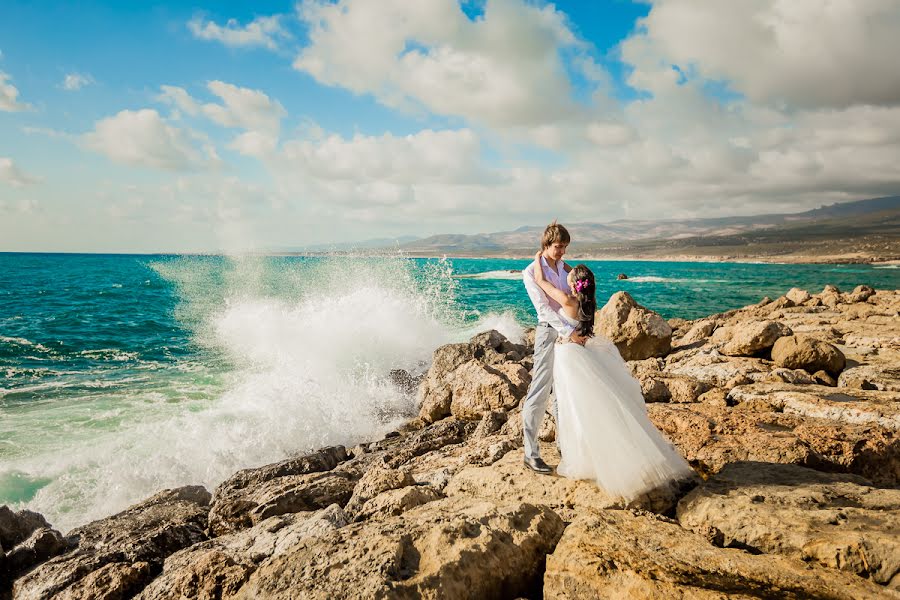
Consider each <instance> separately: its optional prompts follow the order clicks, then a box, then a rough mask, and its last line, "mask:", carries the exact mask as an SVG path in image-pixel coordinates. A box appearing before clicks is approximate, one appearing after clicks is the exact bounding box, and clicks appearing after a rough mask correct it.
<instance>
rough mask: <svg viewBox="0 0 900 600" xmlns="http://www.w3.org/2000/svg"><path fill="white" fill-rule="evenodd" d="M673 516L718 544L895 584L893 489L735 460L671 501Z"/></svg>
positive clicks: (898, 570)
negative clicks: (716, 535)
mask: <svg viewBox="0 0 900 600" xmlns="http://www.w3.org/2000/svg"><path fill="white" fill-rule="evenodd" d="M678 521H679V522H680V523H681V525H682V526H683V527H686V528H688V529H690V530H692V531H695V532H701V531H706V530H710V529H714V530H715V531H717V532H720V533H721V535H722V538H721V542H722V545H724V546H733V547H737V548H745V549H750V550H753V551H756V552H764V553H769V554H772V553H777V554H784V555H786V556H789V557H792V558H796V559H800V560H803V561H806V562H814V563H818V564H820V565H822V566H825V567H830V568H832V569H841V570H844V571H849V572H851V573H855V574H856V575H860V576H862V577H867V578H870V579H872V580H873V581H875V582H876V583H879V584H882V585H889V586H890V587H893V588H894V589H898V588H900V538H898V536H897V533H898V532H900V490H892V489H879V488H874V487H871V484H870V483H869V482H867V481H866V480H865V479H862V478H860V477H857V476H855V475H847V474H840V475H838V474H831V473H821V472H818V471H813V470H811V469H805V468H803V467H798V466H795V465H773V464H768V463H735V464H731V465H727V466H726V467H725V468H724V469H722V470H721V471H719V473H717V474H716V475H715V476H713V477H712V478H711V479H709V480H708V481H706V482H704V483H703V484H701V485H700V486H699V487H697V488H695V489H694V490H693V491H692V492H690V493H689V494H688V495H687V496H685V497H684V498H682V500H681V501H680V502H679V504H678Z"/></svg>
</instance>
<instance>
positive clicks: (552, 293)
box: [534, 252, 577, 306]
mask: <svg viewBox="0 0 900 600" xmlns="http://www.w3.org/2000/svg"><path fill="white" fill-rule="evenodd" d="M534 282H535V283H536V284H538V286H539V287H540V288H541V289H542V290H543V291H544V293H545V294H547V296H549V297H550V298H553V299H554V300H556V301H557V302H559V303H560V304H561V305H563V306H571V305H572V303H574V302H577V301H576V300H575V298H573V297H572V296H570V295H568V294H567V293H565V292H564V291H562V290H561V289H559V288H557V287H556V286H554V285H553V284H552V283H550V282H549V281H547V280H546V279H544V269H543V268H542V267H541V253H540V252H538V253H537V255H536V256H535V257H534Z"/></svg>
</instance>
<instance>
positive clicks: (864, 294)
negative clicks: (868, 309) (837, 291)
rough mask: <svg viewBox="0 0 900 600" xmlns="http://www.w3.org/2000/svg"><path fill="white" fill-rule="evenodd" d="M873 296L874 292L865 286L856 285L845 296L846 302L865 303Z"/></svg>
mask: <svg viewBox="0 0 900 600" xmlns="http://www.w3.org/2000/svg"><path fill="white" fill-rule="evenodd" d="M874 295H875V290H874V289H873V288H871V287H869V286H867V285H858V286H856V287H855V288H853V291H852V292H849V293H848V294H846V295H845V301H846V302H851V303H852V302H865V301H866V300H868V299H869V298H871V297H872V296H874Z"/></svg>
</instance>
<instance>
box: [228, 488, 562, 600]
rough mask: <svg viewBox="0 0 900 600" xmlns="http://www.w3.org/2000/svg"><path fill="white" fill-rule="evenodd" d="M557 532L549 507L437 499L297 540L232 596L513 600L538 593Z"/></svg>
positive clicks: (559, 528)
mask: <svg viewBox="0 0 900 600" xmlns="http://www.w3.org/2000/svg"><path fill="white" fill-rule="evenodd" d="M563 528H564V524H563V522H562V520H561V519H560V518H559V517H558V516H557V515H556V514H554V513H553V512H552V511H550V510H549V509H548V508H546V507H541V506H533V505H530V504H521V503H517V504H513V505H508V506H496V505H494V504H493V503H490V502H484V501H478V500H474V499H471V498H451V499H446V500H439V501H436V502H430V503H428V504H425V505H424V506H420V507H418V508H415V509H413V510H411V511H409V512H407V513H404V514H403V515H402V516H401V517H392V518H389V519H386V520H384V521H374V522H363V523H357V524H353V525H348V526H347V527H343V528H341V529H338V530H336V531H334V532H331V533H329V534H326V535H325V536H322V537H318V538H311V539H307V540H304V541H301V542H300V543H299V544H297V545H296V546H295V547H294V548H293V549H292V550H291V551H290V552H288V553H286V554H284V555H282V556H278V557H275V558H273V559H270V560H269V561H267V562H266V564H264V565H263V566H262V567H260V568H259V569H258V570H257V571H256V572H254V573H253V575H251V576H250V579H249V580H248V581H247V583H246V584H245V585H244V586H243V587H242V588H241V590H240V591H239V592H238V594H237V596H236V597H237V598H245V599H250V598H267V599H271V600H279V599H282V598H309V599H317V598H321V599H329V600H331V599H334V600H337V599H342V598H426V599H430V598H431V599H436V598H461V599H464V598H472V599H476V598H492V597H510V598H515V597H517V596H519V595H529V592H530V591H531V590H532V589H535V587H534V586H535V583H539V578H540V575H541V570H542V567H543V563H544V556H545V555H546V554H547V553H548V552H549V551H550V550H552V548H553V547H554V546H555V545H556V542H557V540H558V539H559V537H560V535H561V534H562V531H563ZM536 580H538V581H536ZM538 589H539V588H538Z"/></svg>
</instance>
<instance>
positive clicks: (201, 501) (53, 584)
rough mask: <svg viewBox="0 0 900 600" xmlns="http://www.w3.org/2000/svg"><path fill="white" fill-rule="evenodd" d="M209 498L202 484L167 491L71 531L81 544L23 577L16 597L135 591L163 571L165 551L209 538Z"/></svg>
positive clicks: (28, 599)
mask: <svg viewBox="0 0 900 600" xmlns="http://www.w3.org/2000/svg"><path fill="white" fill-rule="evenodd" d="M209 500H210V494H209V492H207V491H206V490H205V489H204V488H202V487H200V486H187V487H182V488H177V489H174V490H165V491H162V492H160V493H158V494H156V495H155V496H153V497H151V498H149V499H147V500H145V501H144V502H141V503H140V504H136V505H134V506H132V507H130V508H128V509H127V510H125V511H123V512H121V513H118V514H116V515H113V516H111V517H107V518H106V519H101V520H99V521H94V522H92V523H89V524H87V525H84V526H82V527H78V528H76V529H74V530H72V531H71V532H69V536H68V537H69V538H70V539H72V540H76V541H77V549H75V550H74V551H71V552H68V553H66V554H63V555H61V556H57V557H55V558H51V559H50V560H49V561H47V562H45V563H43V564H41V565H39V566H38V567H37V568H35V569H34V570H32V571H30V572H29V573H27V574H26V575H24V576H23V577H21V578H19V579H18V580H17V581H16V582H15V584H14V586H13V596H14V597H15V598H16V599H17V600H32V599H34V600H37V599H43V598H60V597H62V598H64V597H66V596H67V595H69V597H73V598H74V597H94V598H113V597H127V596H129V595H131V594H134V593H136V592H137V591H139V590H140V588H142V587H143V586H144V585H145V584H146V583H147V582H148V581H149V580H150V577H152V573H153V572H158V571H159V569H160V568H161V567H162V564H163V561H164V560H165V558H166V557H167V556H169V555H170V554H172V553H173V552H177V551H178V550H181V549H182V548H186V547H187V546H190V545H192V544H196V543H198V542H201V541H203V540H204V539H206V535H205V533H204V529H205V527H206V517H207V511H208V510H209V508H208V506H209ZM144 564H146V565H147V566H144ZM103 567H105V569H103ZM101 569H102V570H101ZM82 580H83V581H82ZM70 588H71V589H70ZM81 590H84V591H81ZM116 594H119V595H118V596H117V595H116Z"/></svg>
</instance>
